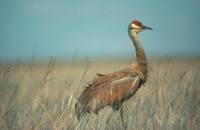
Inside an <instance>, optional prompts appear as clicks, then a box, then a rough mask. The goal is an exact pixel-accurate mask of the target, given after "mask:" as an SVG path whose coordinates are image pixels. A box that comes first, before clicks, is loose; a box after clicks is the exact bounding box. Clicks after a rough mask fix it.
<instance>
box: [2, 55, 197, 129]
mask: <svg viewBox="0 0 200 130" xmlns="http://www.w3.org/2000/svg"><path fill="white" fill-rule="evenodd" d="M129 63H130V62H128V61H127V62H126V61H125V62H123V63H121V62H109V63H100V62H98V63H95V62H93V63H90V62H85V63H84V62H83V63H79V64H78V63H65V64H63V63H62V64H59V63H58V62H55V61H54V60H53V59H51V60H50V61H49V62H48V63H43V64H36V63H35V64H34V63H33V64H30V65H29V64H21V63H16V64H9V65H8V64H7V65H5V64H1V66H0V129H1V130H74V129H76V130H94V129H95V130H97V129H98V130H121V129H123V128H122V126H121V122H120V117H119V114H118V113H117V112H112V110H111V108H110V107H105V108H104V109H102V110H101V111H100V113H99V115H97V116H96V115H94V114H91V115H86V116H84V117H83V118H82V120H81V121H80V122H78V121H77V120H76V117H75V115H74V104H75V102H76V98H77V97H78V95H79V94H80V92H81V91H82V90H83V88H84V84H86V83H87V82H88V81H90V80H92V79H93V77H94V76H95V73H97V72H102V73H109V72H112V71H116V70H119V69H122V68H123V67H125V66H126V65H127V64H129ZM199 95H200V60H175V59H171V58H165V59H164V60H154V61H150V66H149V78H148V81H147V83H146V84H145V85H144V86H143V87H141V88H140V89H139V91H138V92H137V93H136V95H135V96H134V97H132V98H131V100H129V101H127V102H125V103H124V109H125V113H124V114H125V120H126V123H127V125H128V129H129V130H199V129H200V96H199Z"/></svg>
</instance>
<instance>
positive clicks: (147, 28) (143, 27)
mask: <svg viewBox="0 0 200 130" xmlns="http://www.w3.org/2000/svg"><path fill="white" fill-rule="evenodd" d="M142 29H144V30H153V28H151V27H147V26H144V25H143V26H142Z"/></svg>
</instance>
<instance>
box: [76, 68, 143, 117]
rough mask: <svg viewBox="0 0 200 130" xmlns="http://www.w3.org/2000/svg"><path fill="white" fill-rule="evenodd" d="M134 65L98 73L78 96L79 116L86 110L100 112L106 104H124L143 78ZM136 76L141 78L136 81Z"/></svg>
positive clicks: (77, 108)
mask: <svg viewBox="0 0 200 130" xmlns="http://www.w3.org/2000/svg"><path fill="white" fill-rule="evenodd" d="M132 67H133V66H130V67H128V68H127V69H124V70H121V71H117V72H113V73H110V74H100V75H99V74H97V76H96V77H95V78H94V80H93V81H91V82H90V83H89V84H88V85H87V86H86V87H85V89H84V90H83V92H82V93H81V95H80V96H79V98H78V102H77V104H76V113H77V115H78V118H79V117H80V116H81V115H82V114H84V113H86V112H88V113H91V112H94V113H98V111H99V110H100V109H101V108H103V107H105V106H113V105H115V104H122V103H123V101H125V100H128V99H129V98H130V97H131V96H133V95H134V93H135V92H136V91H137V89H138V88H139V87H140V86H141V83H142V78H140V74H139V73H137V72H136V71H134V68H132ZM135 77H139V80H137V81H135V80H136V79H135ZM123 80H124V81H123ZM134 81H135V84H133V82H134ZM117 82H118V83H117Z"/></svg>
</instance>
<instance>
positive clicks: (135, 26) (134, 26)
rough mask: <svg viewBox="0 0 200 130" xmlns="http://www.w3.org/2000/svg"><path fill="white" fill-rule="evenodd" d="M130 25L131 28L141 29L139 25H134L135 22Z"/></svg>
mask: <svg viewBox="0 0 200 130" xmlns="http://www.w3.org/2000/svg"><path fill="white" fill-rule="evenodd" d="M131 27H132V28H135V29H141V27H140V26H138V25H136V24H131Z"/></svg>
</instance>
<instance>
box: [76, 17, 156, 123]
mask: <svg viewBox="0 0 200 130" xmlns="http://www.w3.org/2000/svg"><path fill="white" fill-rule="evenodd" d="M145 29H150V30H152V29H151V28H149V27H146V26H144V25H143V24H142V23H141V22H139V21H137V20H135V21H133V22H131V24H129V28H128V31H129V36H130V38H131V39H132V41H133V44H134V46H135V50H136V63H134V64H131V65H129V66H128V67H127V68H125V69H123V70H120V71H116V72H113V73H110V74H97V76H96V77H95V79H94V80H93V81H91V82H89V83H88V84H87V86H86V87H85V89H84V90H83V92H82V93H81V95H80V96H79V98H78V100H77V103H76V104H75V112H76V115H77V118H78V119H80V117H81V116H82V115H84V114H85V113H91V112H93V113H95V114H97V113H98V111H99V110H100V109H102V108H104V107H105V106H111V107H112V108H113V110H115V111H118V110H122V109H120V108H122V104H123V102H124V101H126V100H128V99H130V98H131V97H132V96H133V95H134V94H135V93H136V92H137V90H138V89H139V88H140V87H141V85H142V84H143V83H145V82H146V80H147V75H148V62H147V58H146V55H145V52H144V49H143V48H142V45H141V44H140V41H139V39H138V32H140V31H143V30H145ZM122 112H123V111H121V113H120V115H121V118H122V123H123V124H124V121H123V113H122Z"/></svg>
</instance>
